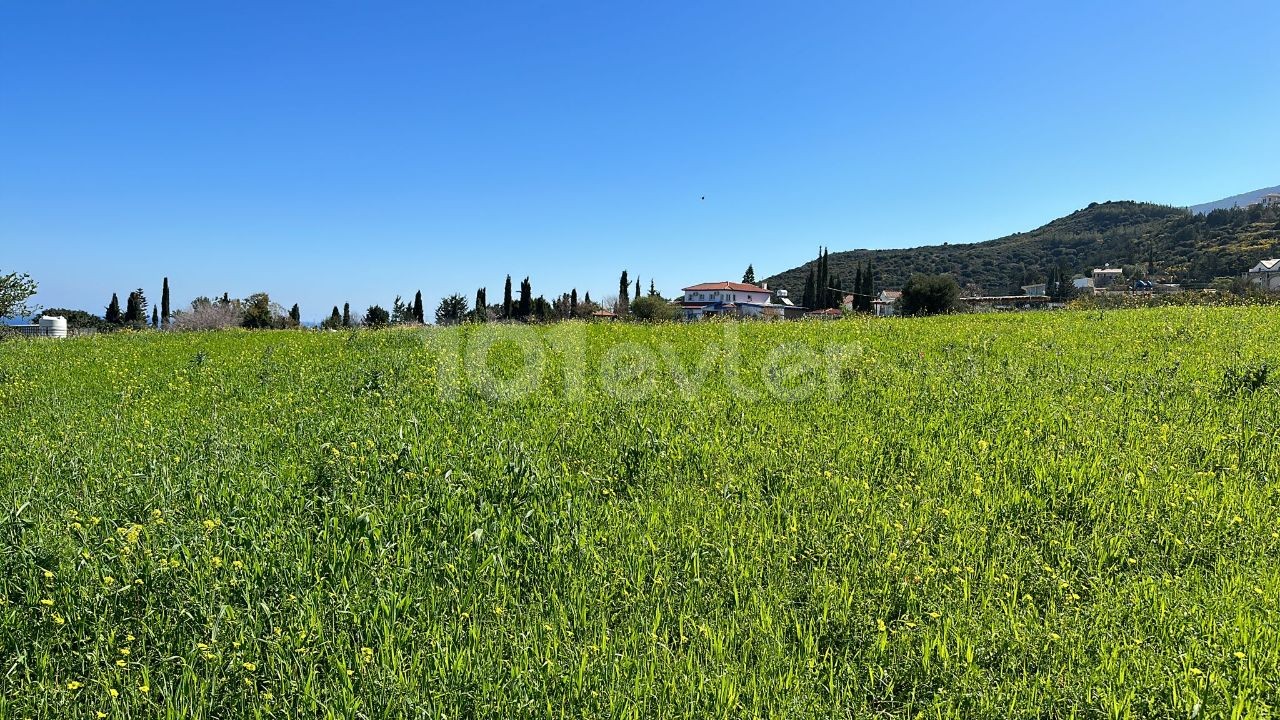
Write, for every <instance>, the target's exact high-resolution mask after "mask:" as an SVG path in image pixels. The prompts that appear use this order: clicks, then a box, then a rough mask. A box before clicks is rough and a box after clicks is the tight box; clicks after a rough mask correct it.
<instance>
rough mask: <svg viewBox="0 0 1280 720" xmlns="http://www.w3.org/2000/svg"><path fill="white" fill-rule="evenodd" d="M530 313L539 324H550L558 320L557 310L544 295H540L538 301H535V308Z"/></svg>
mask: <svg viewBox="0 0 1280 720" xmlns="http://www.w3.org/2000/svg"><path fill="white" fill-rule="evenodd" d="M530 312H531V314H532V316H533V317H534V318H535V319H536V320H538V321H539V322H550V321H552V320H555V318H556V311H555V308H554V307H552V306H551V303H549V302H547V299H546V298H545V297H543V296H542V295H539V296H538V297H537V299H535V300H534V301H533V307H532V308H531V311H530Z"/></svg>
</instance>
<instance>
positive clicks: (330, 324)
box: [320, 305, 343, 330]
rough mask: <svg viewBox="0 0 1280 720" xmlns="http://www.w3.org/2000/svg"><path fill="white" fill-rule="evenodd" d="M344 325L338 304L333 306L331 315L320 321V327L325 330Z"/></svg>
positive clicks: (335, 328)
mask: <svg viewBox="0 0 1280 720" xmlns="http://www.w3.org/2000/svg"><path fill="white" fill-rule="evenodd" d="M342 326H343V322H342V313H341V312H339V311H338V306H337V305H334V306H333V312H331V313H329V317H327V318H325V319H324V322H322V323H320V327H321V328H323V329H325V330H337V329H339V328H341V327H342Z"/></svg>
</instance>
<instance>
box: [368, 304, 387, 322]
mask: <svg viewBox="0 0 1280 720" xmlns="http://www.w3.org/2000/svg"><path fill="white" fill-rule="evenodd" d="M390 322H391V313H389V312H387V310H386V308H384V307H382V306H381V305H370V306H369V309H368V310H365V311H364V324H365V325H368V326H369V327H371V328H381V327H386V326H387V324H388V323H390Z"/></svg>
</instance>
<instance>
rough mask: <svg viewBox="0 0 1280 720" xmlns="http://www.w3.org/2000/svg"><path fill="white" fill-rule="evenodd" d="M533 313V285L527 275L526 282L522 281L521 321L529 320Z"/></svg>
mask: <svg viewBox="0 0 1280 720" xmlns="http://www.w3.org/2000/svg"><path fill="white" fill-rule="evenodd" d="M532 312H533V285H532V284H530V282H529V277H528V276H527V275H526V276H525V278H524V280H521V281H520V307H519V313H520V318H521V319H527V318H528V317H529V314H530V313H532Z"/></svg>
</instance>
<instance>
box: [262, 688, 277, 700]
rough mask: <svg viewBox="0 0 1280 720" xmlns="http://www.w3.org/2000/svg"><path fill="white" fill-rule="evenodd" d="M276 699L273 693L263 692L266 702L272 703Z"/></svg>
mask: <svg viewBox="0 0 1280 720" xmlns="http://www.w3.org/2000/svg"><path fill="white" fill-rule="evenodd" d="M275 697H276V696H275V695H272V694H271V693H269V692H267V691H265V690H264V691H263V692H262V699H263V700H266V701H267V702H271V701H272V700H274V699H275Z"/></svg>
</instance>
